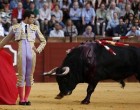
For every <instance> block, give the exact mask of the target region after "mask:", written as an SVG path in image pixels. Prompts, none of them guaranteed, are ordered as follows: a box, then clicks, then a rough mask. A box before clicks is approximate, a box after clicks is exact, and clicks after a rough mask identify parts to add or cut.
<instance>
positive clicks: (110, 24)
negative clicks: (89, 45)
mask: <svg viewBox="0 0 140 110" xmlns="http://www.w3.org/2000/svg"><path fill="white" fill-rule="evenodd" d="M118 24H119V19H118V14H117V12H114V13H113V19H111V20H109V22H108V24H107V29H106V33H107V35H108V36H113V30H114V28H116V26H117V25H118Z"/></svg>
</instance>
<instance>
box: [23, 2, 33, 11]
mask: <svg viewBox="0 0 140 110" xmlns="http://www.w3.org/2000/svg"><path fill="white" fill-rule="evenodd" d="M30 2H31V0H24V2H23V8H24V9H29V8H30Z"/></svg>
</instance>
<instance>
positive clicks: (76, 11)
mask: <svg viewBox="0 0 140 110" xmlns="http://www.w3.org/2000/svg"><path fill="white" fill-rule="evenodd" d="M69 16H70V19H71V20H72V22H73V23H74V25H75V26H76V28H77V29H78V34H82V30H81V16H82V10H81V9H80V8H79V4H78V2H74V3H73V6H72V8H70V12H69Z"/></svg>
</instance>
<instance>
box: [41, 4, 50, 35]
mask: <svg viewBox="0 0 140 110" xmlns="http://www.w3.org/2000/svg"><path fill="white" fill-rule="evenodd" d="M39 18H40V27H41V31H42V33H43V34H44V28H46V26H47V25H48V21H49V20H50V19H51V10H50V8H49V5H48V3H44V4H43V7H42V8H41V9H40V10H39Z"/></svg>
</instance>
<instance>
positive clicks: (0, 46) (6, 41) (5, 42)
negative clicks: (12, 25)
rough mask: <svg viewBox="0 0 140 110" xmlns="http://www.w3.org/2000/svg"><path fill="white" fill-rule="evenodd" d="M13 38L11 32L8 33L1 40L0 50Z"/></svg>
mask: <svg viewBox="0 0 140 110" xmlns="http://www.w3.org/2000/svg"><path fill="white" fill-rule="evenodd" d="M12 38H13V32H10V33H9V34H8V36H6V37H5V38H3V40H2V41H1V42H0V49H1V48H3V47H4V46H5V45H6V44H7V43H8V42H9V41H10V40H12Z"/></svg>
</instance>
